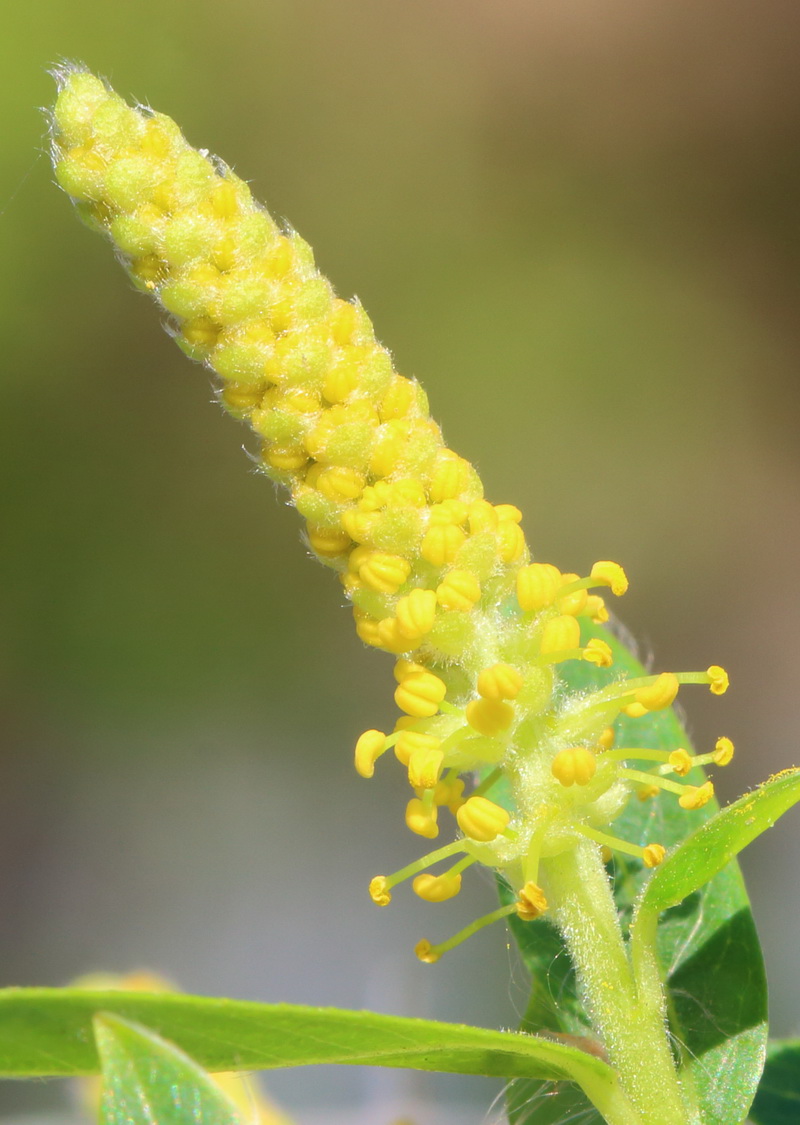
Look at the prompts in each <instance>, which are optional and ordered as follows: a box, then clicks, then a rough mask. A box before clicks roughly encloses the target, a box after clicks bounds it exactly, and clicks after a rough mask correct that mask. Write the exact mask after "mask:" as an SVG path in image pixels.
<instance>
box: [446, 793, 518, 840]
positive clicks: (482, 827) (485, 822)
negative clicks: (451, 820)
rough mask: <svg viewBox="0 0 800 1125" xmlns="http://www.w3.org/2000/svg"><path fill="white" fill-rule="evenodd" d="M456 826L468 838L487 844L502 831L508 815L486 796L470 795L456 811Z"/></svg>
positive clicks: (505, 825)
mask: <svg viewBox="0 0 800 1125" xmlns="http://www.w3.org/2000/svg"><path fill="white" fill-rule="evenodd" d="M456 820H457V821H458V827H459V828H460V829H461V831H462V832H463V833H464V835H465V836H467V837H468V838H469V839H470V840H476V841H477V842H478V843H481V844H488V843H490V842H491V841H492V840H495V839H497V837H498V836H499V835H500V833H501V832H504V831H505V830H506V828H507V827H508V824H509V821H510V820H511V817H510V815H509V814H508V813H507V812H506V810H505V809H503V808H501V807H500V805H496V804H495V803H494V801H489V800H487V799H486V797H470V798H469V799H468V800H466V801H465V802H464V804H463V805H462V806H461V808H460V809H459V810H458V812H457V813H456Z"/></svg>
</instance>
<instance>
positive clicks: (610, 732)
mask: <svg viewBox="0 0 800 1125" xmlns="http://www.w3.org/2000/svg"><path fill="white" fill-rule="evenodd" d="M597 745H598V746H600V747H601V748H602V749H603V750H610V749H611V747H612V746H613V745H614V728H613V727H606V729H605V730H604V731H603V733H602V734H601V735H600V737H599V738H598V740H597Z"/></svg>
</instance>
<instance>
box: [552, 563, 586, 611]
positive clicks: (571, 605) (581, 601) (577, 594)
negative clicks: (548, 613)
mask: <svg viewBox="0 0 800 1125" xmlns="http://www.w3.org/2000/svg"><path fill="white" fill-rule="evenodd" d="M579 581H580V576H579V575H577V574H562V575H561V585H562V586H570V585H571V584H572V583H573V582H579ZM556 601H557V604H558V610H559V613H568V614H570V615H571V616H572V617H577V616H578V614H579V613H583V611H584V609H585V608H586V603H587V602H588V601H589V595H588V593H587V592H586V590H585V589H582V590H573V591H572V593H571V594H564V595H563V596H561V597H558V598H557V599H556Z"/></svg>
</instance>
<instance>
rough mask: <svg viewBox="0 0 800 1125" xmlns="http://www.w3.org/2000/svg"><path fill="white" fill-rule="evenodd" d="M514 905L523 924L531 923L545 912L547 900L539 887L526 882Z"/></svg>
mask: <svg viewBox="0 0 800 1125" xmlns="http://www.w3.org/2000/svg"><path fill="white" fill-rule="evenodd" d="M514 905H515V907H516V911H517V914H518V915H519V917H520V918H521V919H522V921H523V922H533V921H535V919H536V918H539V917H541V915H542V914H544V913H545V911H546V910H547V898H546V897H545V893H544V891H543V890H542V888H541V887H540V886H537V884H536V883H532V882H528V883H526V884H525V886H524V887H523V888H522V890H521V891H520V892H519V894H518V895H517V901H516V903H515V904H514Z"/></svg>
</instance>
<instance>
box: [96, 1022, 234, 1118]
mask: <svg viewBox="0 0 800 1125" xmlns="http://www.w3.org/2000/svg"><path fill="white" fill-rule="evenodd" d="M93 1026H94V1036H95V1043H96V1044H97V1053H98V1055H99V1056H100V1064H101V1066H102V1072H103V1099H102V1109H101V1121H102V1122H103V1125H196V1123H197V1122H198V1121H200V1122H202V1123H203V1125H243V1122H242V1119H241V1118H240V1116H239V1114H238V1112H237V1110H236V1107H235V1106H234V1104H233V1102H231V1101H230V1100H229V1099H228V1098H227V1097H226V1096H225V1095H224V1094H223V1092H222V1090H220V1088H219V1086H217V1085H216V1084H215V1083H214V1082H213V1081H212V1080H211V1078H209V1076H208V1075H207V1074H206V1073H205V1072H204V1071H203V1070H201V1069H200V1067H199V1066H198V1065H197V1063H195V1062H193V1061H192V1060H191V1059H190V1058H189V1056H188V1055H186V1054H184V1052H183V1051H181V1050H179V1049H178V1048H177V1047H175V1046H173V1044H172V1043H167V1042H166V1041H165V1040H164V1039H162V1038H161V1037H160V1036H158V1035H156V1034H155V1033H154V1032H152V1031H149V1030H148V1029H147V1028H146V1027H142V1026H140V1025H139V1024H136V1023H131V1022H130V1021H128V1020H124V1019H122V1018H121V1017H120V1016H112V1015H109V1014H107V1013H105V1014H103V1015H99V1016H96V1017H95V1018H94V1020H93Z"/></svg>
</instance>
